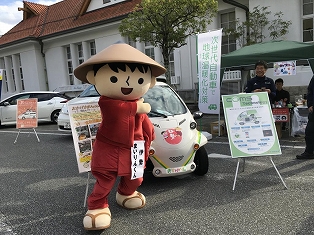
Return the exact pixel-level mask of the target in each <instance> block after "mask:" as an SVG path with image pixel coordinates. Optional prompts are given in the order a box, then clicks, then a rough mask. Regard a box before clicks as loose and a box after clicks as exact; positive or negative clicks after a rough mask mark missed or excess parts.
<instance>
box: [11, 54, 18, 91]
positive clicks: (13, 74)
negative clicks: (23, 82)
mask: <svg viewBox="0 0 314 235" xmlns="http://www.w3.org/2000/svg"><path fill="white" fill-rule="evenodd" d="M9 61H10V67H11V75H12V81H13V91H16V81H15V73H14V68H13V60H12V56H11V57H9Z"/></svg>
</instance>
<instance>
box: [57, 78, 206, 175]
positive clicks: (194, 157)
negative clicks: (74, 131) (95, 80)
mask: <svg viewBox="0 0 314 235" xmlns="http://www.w3.org/2000/svg"><path fill="white" fill-rule="evenodd" d="M143 98H144V102H147V103H149V104H150V105H151V112H150V113H149V114H148V117H149V118H150V120H151V122H152V124H153V125H154V128H155V135H156V138H155V140H154V141H153V143H152V145H151V149H150V156H149V159H150V161H149V162H148V163H147V168H146V169H147V170H148V171H150V170H151V171H152V173H153V175H154V176H156V177H168V176H175V175H182V174H187V173H190V172H194V173H195V174H197V175H204V174H206V173H207V171H208V155H207V152H206V149H205V147H204V145H205V144H206V143H207V141H208V140H209V139H211V138H212V136H211V134H210V133H206V136H205V135H204V133H202V132H200V131H198V130H197V128H196V127H197V123H196V122H195V119H197V118H201V117H202V115H203V114H202V113H201V112H195V113H193V115H192V114H191V112H190V111H189V109H188V108H187V106H186V105H185V103H184V102H183V100H182V99H181V98H180V97H179V95H178V94H177V93H176V92H175V91H174V90H173V89H172V88H171V87H170V86H169V85H167V84H166V83H163V82H157V84H156V85H155V86H154V87H153V88H151V89H149V90H148V92H147V93H146V94H145V95H144V97H143ZM98 100H99V94H98V93H97V91H96V90H95V87H94V86H92V85H91V86H90V87H88V88H87V89H85V90H84V91H83V92H82V93H81V94H80V95H79V96H78V97H77V98H74V99H72V100H70V101H69V102H68V103H66V104H65V105H64V106H63V108H62V109H61V111H60V115H59V117H58V129H59V130H60V131H67V132H69V133H71V126H70V118H69V114H68V104H82V103H89V102H95V101H98Z"/></svg>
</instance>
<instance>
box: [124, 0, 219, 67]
mask: <svg viewBox="0 0 314 235" xmlns="http://www.w3.org/2000/svg"><path fill="white" fill-rule="evenodd" d="M217 9H218V1H217V0H142V2H141V3H140V4H139V5H137V6H136V8H135V9H134V10H133V12H132V13H130V14H129V15H128V17H127V18H125V19H123V20H122V22H121V25H120V27H119V30H120V33H121V35H122V36H125V37H129V38H130V39H132V40H133V41H136V40H137V41H140V42H150V43H151V44H152V45H154V46H155V47H159V48H161V50H162V55H163V59H164V66H165V67H166V68H168V67H169V55H170V53H171V51H172V50H173V49H174V48H179V47H181V46H183V45H186V38H187V37H188V36H190V35H195V34H197V33H201V32H205V30H206V27H207V25H208V24H210V23H211V21H212V17H213V16H215V15H216V13H217Z"/></svg>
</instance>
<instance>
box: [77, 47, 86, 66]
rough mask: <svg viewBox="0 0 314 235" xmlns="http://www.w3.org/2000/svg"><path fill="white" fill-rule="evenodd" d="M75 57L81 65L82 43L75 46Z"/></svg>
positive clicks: (82, 60) (82, 56)
mask: <svg viewBox="0 0 314 235" xmlns="http://www.w3.org/2000/svg"><path fill="white" fill-rule="evenodd" d="M77 55H78V63H79V64H82V63H83V62H84V53H83V45H82V43H80V44H77Z"/></svg>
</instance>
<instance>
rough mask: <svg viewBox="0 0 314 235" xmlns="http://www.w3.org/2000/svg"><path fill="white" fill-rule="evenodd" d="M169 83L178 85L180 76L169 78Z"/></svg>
mask: <svg viewBox="0 0 314 235" xmlns="http://www.w3.org/2000/svg"><path fill="white" fill-rule="evenodd" d="M170 82H171V84H173V85H176V84H180V76H171V81H170Z"/></svg>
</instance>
